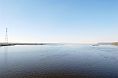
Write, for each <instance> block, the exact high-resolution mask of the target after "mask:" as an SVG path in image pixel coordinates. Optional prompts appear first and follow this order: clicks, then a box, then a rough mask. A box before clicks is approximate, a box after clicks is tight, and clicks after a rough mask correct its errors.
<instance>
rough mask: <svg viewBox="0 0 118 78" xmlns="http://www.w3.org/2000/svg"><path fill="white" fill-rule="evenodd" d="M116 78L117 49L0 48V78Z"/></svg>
mask: <svg viewBox="0 0 118 78" xmlns="http://www.w3.org/2000/svg"><path fill="white" fill-rule="evenodd" d="M78 77H80V78H118V47H116V46H91V45H69V44H68V45H39V46H9V47H8V46H7V47H0V78H78Z"/></svg>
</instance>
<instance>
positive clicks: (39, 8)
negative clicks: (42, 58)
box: [0, 0, 118, 43]
mask: <svg viewBox="0 0 118 78" xmlns="http://www.w3.org/2000/svg"><path fill="white" fill-rule="evenodd" d="M6 27H7V28H8V36H9V42H41V43H42V42H50V43H51V42H65V43H94V42H115V41H118V35H117V34H118V0H0V42H3V41H4V37H5V28H6Z"/></svg>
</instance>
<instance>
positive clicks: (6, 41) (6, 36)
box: [5, 28, 8, 43]
mask: <svg viewBox="0 0 118 78" xmlns="http://www.w3.org/2000/svg"><path fill="white" fill-rule="evenodd" d="M7 32H8V31H7V28H6V34H5V43H8V34H7Z"/></svg>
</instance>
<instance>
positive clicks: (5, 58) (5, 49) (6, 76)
mask: <svg viewBox="0 0 118 78" xmlns="http://www.w3.org/2000/svg"><path fill="white" fill-rule="evenodd" d="M4 65H5V73H4V74H5V75H4V78H8V47H7V46H5V47H4Z"/></svg>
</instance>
